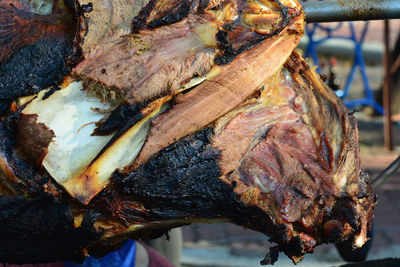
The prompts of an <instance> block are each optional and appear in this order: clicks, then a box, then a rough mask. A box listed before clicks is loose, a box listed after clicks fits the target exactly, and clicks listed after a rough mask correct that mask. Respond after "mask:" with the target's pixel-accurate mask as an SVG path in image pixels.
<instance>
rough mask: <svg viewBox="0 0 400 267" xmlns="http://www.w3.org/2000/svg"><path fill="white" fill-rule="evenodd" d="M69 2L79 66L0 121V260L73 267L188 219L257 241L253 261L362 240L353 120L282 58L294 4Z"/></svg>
mask: <svg viewBox="0 0 400 267" xmlns="http://www.w3.org/2000/svg"><path fill="white" fill-rule="evenodd" d="M1 1H2V0H0V4H1V3H2V2H1ZM72 6H73V5H72ZM77 6H78V7H79V8H78V11H79V12H78V11H77V12H76V16H78V17H79V25H80V26H79V28H80V30H79V32H78V34H77V35H78V36H79V38H76V39H75V41H76V42H77V44H76V45H79V47H80V49H81V50H82V59H81V62H80V63H79V64H78V65H77V66H76V67H75V68H74V69H73V70H72V74H71V75H70V76H68V77H65V79H64V81H63V82H62V83H60V84H59V86H58V87H50V88H48V89H46V90H43V91H41V92H39V93H38V94H37V95H35V96H34V97H33V98H30V99H14V102H13V104H12V105H11V108H10V110H8V111H7V113H6V114H5V115H2V117H1V120H0V224H1V225H2V227H1V228H0V241H1V242H0V262H10V263H28V262H29V263H34V262H49V261H54V260H73V261H82V260H83V259H84V257H85V256H87V255H94V256H98V257H100V256H102V255H104V254H105V253H107V252H109V251H111V250H114V249H117V248H118V247H119V244H120V243H121V242H122V241H123V240H125V239H127V238H133V239H141V238H153V237H157V236H160V235H162V234H164V233H165V232H166V231H168V230H169V229H171V228H173V227H178V226H182V225H186V224H190V223H194V222H217V221H225V222H231V223H235V224H238V225H241V226H243V227H246V228H249V229H253V230H256V231H259V232H262V233H264V234H265V235H267V236H269V237H270V239H271V241H272V242H274V243H276V246H274V247H273V248H272V249H271V250H270V253H269V254H268V255H267V257H266V259H265V260H264V261H263V262H264V263H273V262H274V261H275V260H276V257H277V253H278V252H279V251H283V252H285V253H286V254H287V255H288V256H289V257H290V258H291V259H292V260H293V262H295V263H297V262H299V261H300V260H301V259H302V258H303V256H304V255H305V254H306V253H310V252H312V251H313V249H314V247H315V246H317V245H319V244H322V243H326V242H339V241H342V240H345V239H348V238H351V239H352V240H353V244H354V246H355V247H360V246H362V245H363V244H364V243H365V241H366V233H367V230H368V229H369V228H370V224H371V219H372V216H373V213H372V212H373V207H374V203H375V196H374V194H373V192H372V191H371V186H370V182H369V178H368V176H367V175H366V174H365V173H364V172H363V171H362V170H361V168H360V162H359V149H358V133H357V127H356V122H355V119H354V117H353V116H351V115H349V114H348V110H347V109H346V107H345V106H344V104H343V103H342V102H341V101H340V99H338V98H337V97H336V95H335V94H334V93H333V92H332V91H331V90H330V89H329V88H328V87H327V86H326V85H325V84H324V83H323V82H322V81H321V80H320V78H319V76H318V74H316V73H315V72H314V71H313V70H312V69H310V68H309V67H308V66H307V64H306V63H305V62H304V60H303V59H302V58H301V57H300V56H298V54H297V53H296V52H293V50H294V49H295V47H296V46H297V44H298V42H299V39H300V37H301V34H302V33H303V26H304V20H303V19H304V18H303V14H302V12H301V8H300V5H299V3H297V2H296V1H294V0H284V1H283V0H282V1H278V0H271V1H268V0H262V1H261V0H258V1H244V0H243V1H241V0H238V1H200V0H198V1H172V0H171V1H165V0H164V1H162V0H158V1H157V0H149V1H135V0H121V1H108V0H99V1H93V2H90V1H86V0H85V1H84V0H79V1H77ZM15 8H20V9H22V7H18V6H16V7H15ZM49 16H52V15H49ZM46 19H47V18H46ZM3 49H4V48H3ZM0 50H1V47H0ZM10 58H12V56H10ZM11 60H12V59H11ZM2 66H4V63H1V62H0V68H1V67H2ZM110 114H111V115H110ZM99 125H100V126H99ZM102 127H103V128H102ZM101 129H106V130H101ZM99 132H101V134H99Z"/></svg>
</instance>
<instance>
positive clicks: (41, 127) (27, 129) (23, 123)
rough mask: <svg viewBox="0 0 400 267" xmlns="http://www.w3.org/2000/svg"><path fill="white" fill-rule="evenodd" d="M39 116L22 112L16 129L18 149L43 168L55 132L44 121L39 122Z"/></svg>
mask: <svg viewBox="0 0 400 267" xmlns="http://www.w3.org/2000/svg"><path fill="white" fill-rule="evenodd" d="M37 118H38V115H37V114H27V115H25V114H21V116H20V118H19V120H18V123H17V125H16V129H15V132H16V140H17V142H16V151H17V153H19V154H20V155H21V156H22V157H23V158H24V159H25V160H26V161H27V162H29V163H30V164H33V165H34V166H36V167H37V168H38V169H41V167H42V162H43V159H44V157H45V156H46V154H47V151H48V146H49V144H50V142H51V140H52V139H53V138H54V137H55V134H54V132H53V131H52V130H50V129H49V128H48V127H47V126H46V125H45V124H44V123H39V122H37Z"/></svg>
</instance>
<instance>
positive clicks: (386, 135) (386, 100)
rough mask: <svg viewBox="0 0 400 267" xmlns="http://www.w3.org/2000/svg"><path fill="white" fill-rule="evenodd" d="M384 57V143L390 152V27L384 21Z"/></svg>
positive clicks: (387, 22)
mask: <svg viewBox="0 0 400 267" xmlns="http://www.w3.org/2000/svg"><path fill="white" fill-rule="evenodd" d="M384 23H385V30H384V32H385V37H384V38H385V40H384V42H385V56H384V59H383V66H384V82H383V107H384V109H385V114H384V120H385V129H384V142H385V147H386V148H387V149H389V150H390V151H392V150H393V127H392V126H393V125H392V105H391V104H392V103H391V95H392V94H391V88H392V75H390V67H391V56H390V36H389V34H390V28H389V27H390V25H389V21H388V20H385V22H384Z"/></svg>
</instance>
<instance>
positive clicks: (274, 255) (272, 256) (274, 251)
mask: <svg viewBox="0 0 400 267" xmlns="http://www.w3.org/2000/svg"><path fill="white" fill-rule="evenodd" d="M278 257H279V246H275V247H271V248H270V249H269V252H268V254H267V255H266V256H265V258H264V259H263V260H262V261H260V264H261V265H264V266H265V265H274V263H275V262H277V261H278Z"/></svg>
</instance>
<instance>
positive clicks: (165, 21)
mask: <svg viewBox="0 0 400 267" xmlns="http://www.w3.org/2000/svg"><path fill="white" fill-rule="evenodd" d="M190 2H191V1H188V0H185V1H182V2H181V3H179V5H178V6H177V7H173V8H171V9H170V10H168V11H166V12H165V13H166V15H164V16H162V17H161V18H157V19H155V20H153V21H151V22H149V23H148V24H147V27H149V28H150V29H154V28H157V27H161V26H165V25H170V24H173V23H176V22H178V21H181V20H183V19H184V18H186V16H187V15H188V14H189V11H190V7H191V3H190Z"/></svg>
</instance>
